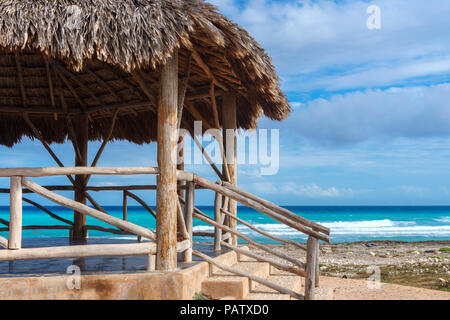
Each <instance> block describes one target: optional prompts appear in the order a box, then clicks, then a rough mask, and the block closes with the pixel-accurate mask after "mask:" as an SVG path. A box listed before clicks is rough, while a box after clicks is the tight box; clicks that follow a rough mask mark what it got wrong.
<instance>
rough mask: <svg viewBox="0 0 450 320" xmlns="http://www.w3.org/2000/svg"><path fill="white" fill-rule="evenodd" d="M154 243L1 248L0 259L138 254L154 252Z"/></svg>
mask: <svg viewBox="0 0 450 320" xmlns="http://www.w3.org/2000/svg"><path fill="white" fill-rule="evenodd" d="M155 252H156V244H155V243H151V242H144V243H126V244H90V245H79V246H63V247H46V248H26V249H20V250H1V251H0V261H14V260H34V259H54V258H87V257H98V256H139V255H145V254H155Z"/></svg>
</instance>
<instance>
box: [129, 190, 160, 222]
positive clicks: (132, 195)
mask: <svg viewBox="0 0 450 320" xmlns="http://www.w3.org/2000/svg"><path fill="white" fill-rule="evenodd" d="M124 192H125V194H126V195H127V196H128V197H130V198H132V199H133V200H135V201H136V202H137V203H139V204H140V205H141V206H143V207H144V208H145V209H146V210H147V211H148V212H150V214H151V215H152V216H153V217H154V218H156V212H155V211H154V210H153V209H152V208H151V207H150V206H149V205H148V204H147V203H145V201H144V200H142V199H141V198H139V197H138V196H137V195H135V194H134V193H131V192H130V191H128V190H125V191H124Z"/></svg>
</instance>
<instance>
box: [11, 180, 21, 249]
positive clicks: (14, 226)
mask: <svg viewBox="0 0 450 320" xmlns="http://www.w3.org/2000/svg"><path fill="white" fill-rule="evenodd" d="M10 189H11V190H10V197H9V206H10V220H9V241H8V248H9V249H12V250H16V249H20V248H21V247H22V177H17V176H14V177H11V186H10Z"/></svg>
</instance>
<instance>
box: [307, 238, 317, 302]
mask: <svg viewBox="0 0 450 320" xmlns="http://www.w3.org/2000/svg"><path fill="white" fill-rule="evenodd" d="M318 245H319V240H317V239H316V238H314V237H311V236H309V237H308V242H307V252H306V278H305V300H314V297H315V295H314V291H315V283H316V280H315V275H316V263H317V247H318Z"/></svg>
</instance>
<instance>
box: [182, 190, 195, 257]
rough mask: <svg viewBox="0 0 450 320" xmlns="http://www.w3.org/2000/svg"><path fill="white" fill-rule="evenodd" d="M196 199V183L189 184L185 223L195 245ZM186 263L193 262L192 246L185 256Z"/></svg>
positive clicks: (185, 206)
mask: <svg viewBox="0 0 450 320" xmlns="http://www.w3.org/2000/svg"><path fill="white" fill-rule="evenodd" d="M194 197H195V183H194V182H187V190H186V202H185V205H184V221H185V224H186V228H187V232H188V233H189V238H190V239H191V243H193V238H192V237H193V231H192V230H193V214H194ZM183 260H184V262H191V261H192V245H191V249H190V250H186V251H185V253H184V256H183Z"/></svg>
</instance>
